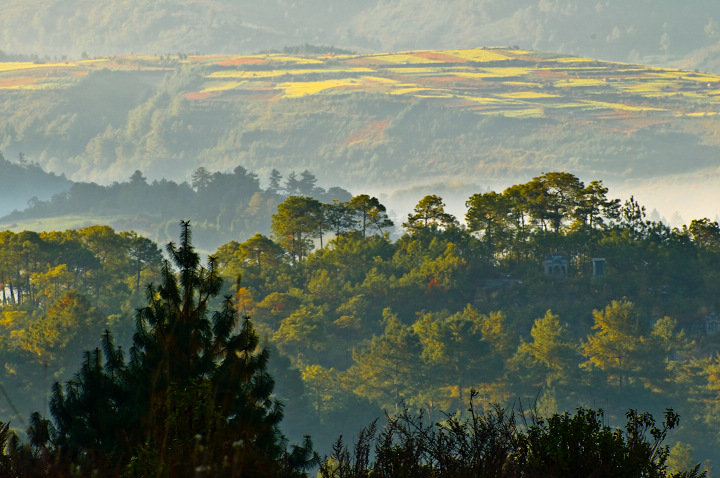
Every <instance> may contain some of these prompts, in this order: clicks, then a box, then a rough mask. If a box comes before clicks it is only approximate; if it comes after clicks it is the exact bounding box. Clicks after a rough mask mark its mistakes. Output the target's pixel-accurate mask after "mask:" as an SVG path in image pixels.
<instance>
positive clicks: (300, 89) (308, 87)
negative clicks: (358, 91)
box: [278, 78, 362, 98]
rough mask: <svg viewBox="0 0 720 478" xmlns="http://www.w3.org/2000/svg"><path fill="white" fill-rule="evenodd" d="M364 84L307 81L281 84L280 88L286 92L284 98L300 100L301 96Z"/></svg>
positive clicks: (345, 80) (347, 80)
mask: <svg viewBox="0 0 720 478" xmlns="http://www.w3.org/2000/svg"><path fill="white" fill-rule="evenodd" d="M360 84H362V82H360V81H358V80H356V79H352V78H348V79H344V80H326V81H306V82H302V83H300V82H292V83H280V84H279V85H278V88H280V89H282V90H284V94H283V97H284V98H299V97H301V96H307V95H314V94H316V93H320V92H321V91H325V90H329V89H332V88H337V87H339V86H357V85H360Z"/></svg>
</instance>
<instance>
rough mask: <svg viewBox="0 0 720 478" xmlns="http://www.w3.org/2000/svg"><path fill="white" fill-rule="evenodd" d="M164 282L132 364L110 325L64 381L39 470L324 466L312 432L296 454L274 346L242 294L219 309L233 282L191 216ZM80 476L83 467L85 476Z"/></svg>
mask: <svg viewBox="0 0 720 478" xmlns="http://www.w3.org/2000/svg"><path fill="white" fill-rule="evenodd" d="M181 225H182V234H181V239H180V244H179V245H178V246H176V245H175V244H172V243H170V244H168V246H167V253H168V255H169V257H170V261H171V262H172V264H174V265H175V266H176V267H177V269H178V272H177V273H175V272H174V271H173V269H172V268H171V264H170V263H169V262H166V263H165V266H164V268H163V272H162V282H161V284H160V285H159V286H155V285H150V286H148V288H147V300H148V305H147V306H146V307H144V308H142V309H139V310H138V312H137V318H136V330H137V332H136V334H135V336H134V337H133V346H132V348H131V350H130V357H129V360H128V361H126V360H125V354H124V351H123V350H122V348H121V347H116V346H115V345H114V343H113V339H112V337H111V335H110V333H109V332H106V333H105V334H104V336H103V341H102V350H100V349H95V350H94V351H90V352H86V353H85V358H84V361H83V365H82V367H81V369H80V371H79V372H78V373H77V374H76V375H75V377H74V378H73V380H71V381H69V382H68V383H66V384H65V387H61V386H60V385H59V384H56V385H55V387H54V389H53V394H52V398H51V404H50V410H51V413H52V417H53V422H52V423H50V421H49V420H45V419H42V418H39V416H38V415H37V414H36V415H34V418H33V420H32V423H33V424H32V425H31V427H30V429H29V430H28V435H29V436H30V439H31V444H32V446H33V447H34V449H35V459H36V464H37V466H38V467H44V468H45V469H46V470H48V469H49V470H50V471H51V474H53V475H55V476H69V475H70V472H71V470H74V471H73V473H80V475H81V476H89V475H91V474H93V473H96V474H98V473H99V474H100V475H102V476H114V475H120V474H122V473H125V474H126V476H191V475H192V476H196V475H195V473H196V472H197V471H198V470H204V472H205V473H206V474H207V476H210V475H212V476H299V475H302V471H301V470H302V469H303V468H304V467H306V466H308V465H310V464H313V463H314V462H315V455H314V454H313V453H312V451H311V448H312V445H311V443H310V442H309V439H307V440H306V442H305V443H304V445H303V446H298V447H295V448H294V449H293V450H292V451H291V452H288V451H286V450H285V448H284V443H283V437H282V435H281V434H280V430H279V428H278V424H279V422H280V420H281V419H282V415H283V414H282V406H281V404H280V403H278V402H277V401H276V400H274V399H273V398H272V391H273V385H274V384H273V379H272V378H271V377H270V375H269V374H268V372H267V363H268V358H269V354H268V352H267V351H266V350H259V349H258V336H257V334H256V333H255V331H254V329H253V327H252V324H251V323H250V321H249V318H247V317H245V318H243V319H241V318H240V317H239V315H238V313H237V311H236V308H235V306H234V304H233V302H232V300H231V298H230V297H226V298H225V300H224V301H223V303H222V306H221V307H220V308H219V310H216V311H214V312H210V301H211V300H213V299H214V298H215V297H216V296H218V294H219V292H220V290H221V287H222V283H223V281H222V279H221V278H220V277H219V275H218V272H217V268H216V264H215V259H214V258H213V257H210V258H209V260H208V265H207V267H202V266H201V265H200V256H199V254H197V253H196V252H195V250H194V248H193V246H192V243H191V231H190V224H189V223H188V222H182V223H181ZM73 476H74V475H73Z"/></svg>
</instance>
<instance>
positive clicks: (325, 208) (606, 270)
mask: <svg viewBox="0 0 720 478" xmlns="http://www.w3.org/2000/svg"><path fill="white" fill-rule="evenodd" d="M458 219H459V218H457V217H454V216H453V215H452V214H449V213H448V212H447V210H446V208H445V204H444V201H443V199H442V198H441V197H439V196H436V195H428V196H426V197H424V198H423V199H422V200H421V201H420V202H418V204H417V205H416V207H415V208H414V209H413V211H412V212H411V213H410V214H408V216H407V219H406V220H405V221H403V224H402V228H403V231H404V234H403V235H402V236H401V237H400V238H399V239H397V240H391V239H390V237H389V236H388V235H387V233H386V231H387V229H388V228H389V227H391V226H392V225H393V224H392V221H391V220H389V218H388V216H387V211H386V208H385V207H384V205H383V204H382V202H381V201H379V200H378V199H377V198H376V197H373V196H371V195H366V194H357V195H355V196H353V197H352V198H351V199H349V200H345V201H333V202H323V201H320V200H317V199H313V198H310V197H308V196H288V197H285V198H284V199H283V200H282V202H281V203H280V204H279V205H278V206H277V209H276V211H275V213H274V214H273V216H272V218H271V232H270V234H268V235H265V234H256V235H255V236H253V237H251V238H250V239H248V240H243V241H230V242H228V243H227V244H224V245H223V246H221V247H220V248H219V249H218V250H217V252H216V253H215V261H216V262H215V263H214V264H216V265H217V271H218V273H219V274H220V275H221V276H223V277H225V279H226V282H225V283H226V286H225V288H224V293H229V294H232V296H233V301H234V304H235V306H234V307H236V308H237V311H239V312H240V313H241V314H248V315H249V316H250V317H251V318H252V322H253V325H254V327H255V328H256V329H257V331H258V332H259V334H260V337H263V340H265V341H267V346H268V348H269V350H270V351H271V357H272V359H271V361H270V364H269V368H268V370H269V371H270V372H271V373H272V375H273V377H275V379H276V383H277V388H276V394H277V395H276V396H277V397H279V398H280V399H282V400H284V401H285V402H286V404H287V406H286V420H285V421H284V422H283V423H284V424H283V429H284V430H285V432H286V433H288V434H289V435H290V436H291V437H295V439H297V437H299V436H301V435H302V434H304V433H311V434H312V435H313V437H314V439H315V441H316V443H317V444H318V446H319V447H320V449H321V450H328V449H329V448H328V447H329V444H330V442H331V441H332V440H333V439H334V438H336V437H337V435H338V434H340V433H342V434H344V435H346V436H353V434H354V433H356V432H357V430H359V428H360V427H361V426H363V425H367V424H368V423H370V421H371V420H372V419H373V418H375V417H377V416H380V415H382V413H383V412H382V410H383V409H385V410H389V411H391V412H392V413H394V412H395V411H397V410H401V409H402V406H403V404H404V405H406V406H408V407H410V408H411V409H413V410H416V409H420V410H424V412H425V413H426V414H427V415H428V417H429V418H430V420H431V421H433V420H437V419H438V417H441V416H442V414H441V412H443V411H444V412H450V413H452V412H454V411H456V410H464V409H466V407H467V403H468V400H469V398H470V396H471V395H472V392H471V390H476V391H477V393H478V395H477V396H476V400H477V402H476V404H477V406H478V407H479V408H478V410H480V411H483V410H485V411H488V410H491V409H492V405H491V404H492V403H500V404H502V405H506V406H513V404H517V403H518V402H517V401H518V400H520V401H521V403H523V404H524V405H525V406H534V407H536V408H537V410H538V411H539V413H542V414H543V415H549V414H552V413H553V412H555V411H562V410H573V409H575V408H576V407H578V406H585V407H590V408H598V407H601V408H603V409H604V410H605V411H606V414H607V420H609V421H610V422H611V423H614V424H620V423H622V422H623V421H624V419H623V418H622V415H623V414H624V413H625V411H626V410H627V409H628V408H638V409H641V410H647V411H650V412H653V413H654V414H655V415H656V416H660V415H661V414H662V411H663V410H664V409H665V408H667V407H672V408H673V409H674V410H675V411H676V412H678V413H680V415H681V416H682V417H683V419H682V421H681V423H680V427H679V429H678V431H677V432H676V433H675V434H674V435H673V437H674V438H673V440H674V441H673V442H671V443H670V445H671V446H672V447H673V448H676V458H677V459H678V460H679V458H678V457H679V456H680V455H683V454H684V455H683V456H689V455H688V453H689V454H690V455H692V454H693V452H692V450H694V456H695V457H696V459H697V460H705V459H713V460H715V459H716V458H717V457H716V455H715V451H716V450H717V443H718V440H719V438H718V436H717V433H716V430H715V427H714V424H715V423H716V421H717V410H716V402H717V399H718V397H717V383H716V381H717V369H718V366H719V365H718V360H717V354H718V347H720V345H719V344H720V342H719V341H720V335H717V330H718V326H719V325H720V320H719V319H718V315H717V314H718V313H717V311H718V310H719V309H720V303H718V301H717V298H718V297H720V290H718V281H717V280H716V278H717V277H716V276H717V273H716V270H715V269H717V266H718V264H719V263H720V226H718V224H717V222H714V221H711V220H708V219H703V218H700V219H696V220H693V221H692V222H691V223H690V224H688V225H687V226H686V227H683V228H675V229H670V228H668V227H667V226H665V225H663V224H662V223H657V222H652V221H649V220H648V219H647V217H646V211H645V208H644V207H643V206H642V205H640V204H638V203H637V201H635V200H634V199H632V198H631V199H629V200H626V201H621V200H618V199H614V198H613V197H612V196H611V195H610V194H609V191H608V190H607V188H606V187H605V186H604V185H603V183H602V182H601V181H598V180H596V181H592V182H590V183H587V184H585V183H583V182H582V181H580V180H579V179H578V178H577V177H575V176H574V175H572V174H569V173H561V172H551V173H546V174H543V175H540V176H537V177H535V178H533V179H531V180H530V181H527V182H524V183H518V184H516V185H514V186H511V187H509V188H506V189H505V190H503V191H498V192H493V191H488V192H478V193H476V194H473V195H472V196H471V197H469V198H468V199H467V206H466V213H465V217H464V222H465V224H466V226H461V225H460V224H459V222H458ZM395 226H400V225H399V224H395ZM2 240H3V244H4V245H3V247H2V249H0V250H2V251H8V252H7V253H6V254H5V256H4V258H3V264H5V269H4V270H5V272H4V273H3V281H4V283H5V284H6V285H7V287H6V289H5V298H4V305H3V307H2V309H1V310H0V314H1V323H2V326H3V327H4V328H5V329H6V330H7V331H8V334H7V335H6V337H7V338H6V339H5V341H4V342H3V343H2V344H1V345H2V354H3V356H4V357H6V358H5V361H6V363H8V364H9V366H8V367H6V370H5V372H4V374H5V375H4V378H3V383H4V384H5V385H6V389H9V390H12V391H13V393H12V394H11V397H10V398H11V400H13V402H14V403H28V404H30V405H32V406H34V407H35V409H38V408H39V407H40V406H41V403H38V401H39V400H41V399H42V397H43V393H42V392H38V391H37V388H35V387H38V386H39V383H40V382H41V380H35V379H33V377H40V376H42V375H43V374H47V376H48V377H53V376H54V377H66V375H64V373H66V371H67V370H68V368H69V369H70V370H72V369H73V367H72V366H70V365H66V364H70V363H72V361H73V356H75V360H79V356H78V355H77V353H76V352H77V347H76V346H72V345H71V344H73V343H74V342H73V341H76V340H80V341H81V344H82V347H88V346H89V344H90V343H91V342H92V335H93V330H96V332H95V333H96V334H97V333H99V331H98V329H99V328H101V327H104V326H106V325H105V324H107V323H109V324H110V325H111V328H113V330H114V334H115V335H116V336H117V337H119V340H121V341H122V337H126V338H127V337H129V334H130V331H131V330H133V325H132V319H131V318H130V312H129V311H130V304H133V303H136V302H134V301H136V300H137V299H136V298H135V299H134V298H133V297H137V296H136V291H137V290H138V289H137V284H138V278H140V279H141V280H143V281H144V280H146V279H152V278H153V277H157V276H154V275H153V274H157V270H158V269H157V262H155V259H153V258H156V257H157V255H156V252H154V251H156V248H155V247H154V246H153V245H152V243H149V242H142V244H143V247H142V248H138V247H136V246H135V245H134V244H135V242H134V241H139V240H140V239H139V238H136V237H134V236H132V235H127V234H119V235H118V234H115V233H114V232H113V231H112V230H110V229H108V228H102V227H95V228H88V229H84V230H80V231H77V232H74V231H67V232H65V233H43V234H39V235H38V234H31V233H23V234H14V233H9V232H6V233H4V235H3V239H2ZM138 244H140V243H138ZM53 251H55V252H53ZM57 251H67V252H63V253H62V254H59V253H58V252H57ZM140 251H147V252H148V254H149V255H145V254H144V253H143V254H141V253H140ZM78 261H81V262H78ZM28 263H29V264H32V268H31V269H28V268H27V264H28ZM138 274H141V275H138ZM148 274H149V275H148ZM43 304H45V305H43ZM53 304H54V305H53ZM123 304H126V305H123ZM92 307H95V308H94V309H93V308H92ZM66 309H67V310H68V311H70V310H75V312H73V313H72V314H70V316H72V317H80V318H81V319H82V320H86V319H85V318H84V317H88V318H87V321H91V322H89V323H92V324H96V325H93V327H96V326H97V328H93V327H88V326H85V327H84V328H83V329H82V330H83V333H82V335H79V334H78V331H79V330H80V329H79V328H78V327H79V324H76V322H73V321H68V320H69V319H68V320H65V319H63V320H59V319H58V318H57V317H60V316H62V317H65V316H64V315H62V314H63V313H64V312H63V311H65V310H66ZM79 310H83V311H91V312H85V313H84V315H83V314H79V313H78V311H79ZM58 314H59V315H58ZM88 314H91V315H88ZM56 316H57V317H56ZM73 320H80V319H73ZM35 337H37V338H35ZM79 343H80V342H79ZM73 354H75V355H73ZM43 364H45V366H44V367H43ZM49 380H52V378H49ZM21 383H22V384H24V385H23V386H20V384H21ZM8 384H11V385H12V388H10V387H8ZM16 384H17V385H18V386H15V385H16ZM26 393H27V394H30V396H35V397H38V399H36V401H34V402H33V401H30V400H29V399H27V398H26V395H25V394H26ZM3 407H5V408H4V409H5V412H4V414H5V416H12V415H13V411H12V410H11V409H10V408H8V406H7V404H3ZM351 418H352V419H351ZM677 440H679V441H680V443H679V444H677ZM689 459H690V458H688V460H689ZM676 463H679V462H676ZM683 466H684V465H683Z"/></svg>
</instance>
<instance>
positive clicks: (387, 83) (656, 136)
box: [0, 48, 720, 203]
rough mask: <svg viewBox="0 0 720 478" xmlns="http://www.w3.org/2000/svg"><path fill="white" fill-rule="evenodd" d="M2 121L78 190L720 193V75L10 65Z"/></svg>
mask: <svg viewBox="0 0 720 478" xmlns="http://www.w3.org/2000/svg"><path fill="white" fill-rule="evenodd" d="M0 105H2V106H1V107H2V108H3V111H5V112H6V114H5V116H4V117H2V118H0V150H2V151H3V152H4V153H5V154H6V156H8V157H13V156H14V155H16V154H17V153H18V152H23V153H25V154H26V155H27V157H28V158H29V159H30V160H32V161H37V162H38V163H39V164H40V165H41V166H43V167H46V168H47V169H50V170H52V171H54V172H56V173H65V174H66V175H67V176H68V177H70V178H71V179H74V180H84V181H88V180H92V181H98V182H102V183H111V182H113V181H119V180H124V179H126V178H128V177H129V176H130V174H131V173H132V171H134V170H135V169H140V170H141V171H142V172H143V173H145V174H146V175H147V176H148V177H149V178H162V177H166V178H169V179H174V180H181V181H182V180H188V179H189V178H190V177H191V176H192V173H193V171H194V170H195V169H197V167H198V166H201V165H202V166H205V167H206V168H208V169H214V170H228V169H232V168H233V167H235V166H237V165H242V166H244V167H246V168H247V169H249V170H252V171H256V172H258V174H260V175H263V176H264V175H267V174H269V172H270V170H272V169H273V168H276V169H279V170H281V171H284V172H289V171H292V170H295V171H302V170H303V169H309V170H311V171H313V172H314V173H315V174H316V175H317V177H318V179H319V180H320V181H322V182H324V183H325V184H333V185H339V186H342V187H345V188H348V189H351V190H353V189H358V188H366V189H367V188H376V189H389V190H392V188H397V187H402V186H403V185H408V186H409V185H412V184H416V183H417V182H429V181H435V182H445V183H450V182H454V181H463V182H470V183H475V184H493V185H494V184H499V186H497V187H502V185H506V184H507V183H508V182H510V181H523V180H527V178H528V177H532V175H535V174H538V173H540V172H542V171H548V170H567V171H570V172H573V173H574V174H576V175H579V176H583V175H584V176H585V177H588V178H593V179H594V178H603V179H604V180H605V181H606V182H607V183H608V184H613V183H616V184H621V185H622V184H623V183H625V182H627V181H636V182H637V181H648V180H650V178H653V181H654V183H657V184H659V182H658V178H663V177H665V178H670V177H675V176H676V175H678V174H680V175H686V176H688V175H689V176H692V177H690V178H689V179H688V181H689V182H691V183H697V182H698V181H708V180H709V179H711V180H712V181H714V183H713V186H712V188H711V189H712V190H713V191H714V190H716V189H717V188H715V184H720V176H718V172H717V171H718V164H717V159H716V158H718V157H720V123H718V115H720V76H715V75H711V74H707V73H702V72H698V71H696V72H693V71H681V70H674V69H665V68H656V67H648V66H642V65H633V64H624V63H608V62H600V61H596V60H592V59H588V58H578V57H571V56H567V55H558V54H548V53H544V52H536V51H526V50H519V49H503V48H477V49H468V50H444V51H408V52H398V53H388V54H369V55H360V54H358V55H334V54H328V55H306V56H301V55H288V54H273V53H268V54H256V55H203V56H186V55H165V56H159V57H158V56H148V55H129V56H118V57H113V58H94V59H87V60H82V61H67V62H65V61H63V62H55V63H52V64H50V63H45V64H43V63H20V62H15V63H2V64H0ZM674 175H675V176H674ZM636 184H637V183H636ZM628 187H630V186H628ZM634 188H635V190H637V186H634ZM718 199H719V200H718V202H720V198H718ZM703 202H705V203H707V202H708V201H707V200H703Z"/></svg>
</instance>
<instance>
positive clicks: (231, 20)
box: [0, 0, 720, 72]
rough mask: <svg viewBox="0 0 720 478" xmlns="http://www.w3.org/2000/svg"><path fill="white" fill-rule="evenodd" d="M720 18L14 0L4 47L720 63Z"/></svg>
mask: <svg viewBox="0 0 720 478" xmlns="http://www.w3.org/2000/svg"><path fill="white" fill-rule="evenodd" d="M718 21H720V12H718V7H717V3H716V2H713V1H712V0H696V1H693V2H685V3H682V4H681V3H678V2H676V1H673V0H656V1H653V2H652V3H649V2H623V1H619V0H603V1H597V2H577V1H573V0H554V1H548V0H520V1H514V2H498V1H493V0H477V1H473V2H468V1H465V0H447V1H442V2H440V1H437V0H383V1H379V0H375V1H369V2H324V1H321V0H297V1H293V2H284V1H281V0H262V1H249V0H232V1H230V0H162V1H156V2H142V1H138V0H107V1H103V2H93V1H91V0H6V1H5V2H3V15H2V18H0V50H4V51H6V52H12V53H25V54H36V55H38V56H39V57H44V56H45V55H47V56H49V57H57V58H62V57H63V56H66V57H69V58H72V57H80V56H81V54H82V53H86V54H88V55H90V56H109V55H119V54H129V53H131V52H147V53H155V54H168V53H172V54H175V53H178V52H184V53H195V52H200V53H216V52H219V53H244V54H247V53H253V52H257V51H263V50H268V49H275V50H281V49H282V47H284V46H286V45H299V44H304V43H313V44H327V45H336V46H338V47H341V48H343V49H350V50H355V51H359V52H379V51H398V50H416V49H447V48H472V47H476V46H480V45H519V46H521V47H523V48H530V49H535V50H544V51H551V52H562V53H566V54H568V53H569V54H575V55H583V56H590V57H594V58H602V59H605V60H613V61H629V62H633V63H647V64H652V65H663V66H667V65H670V64H673V63H676V64H677V63H678V62H679V63H681V64H682V65H683V66H684V67H686V68H691V69H693V68H700V69H705V70H714V71H716V72H720V70H718V58H719V56H718V46H720V26H718Z"/></svg>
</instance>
